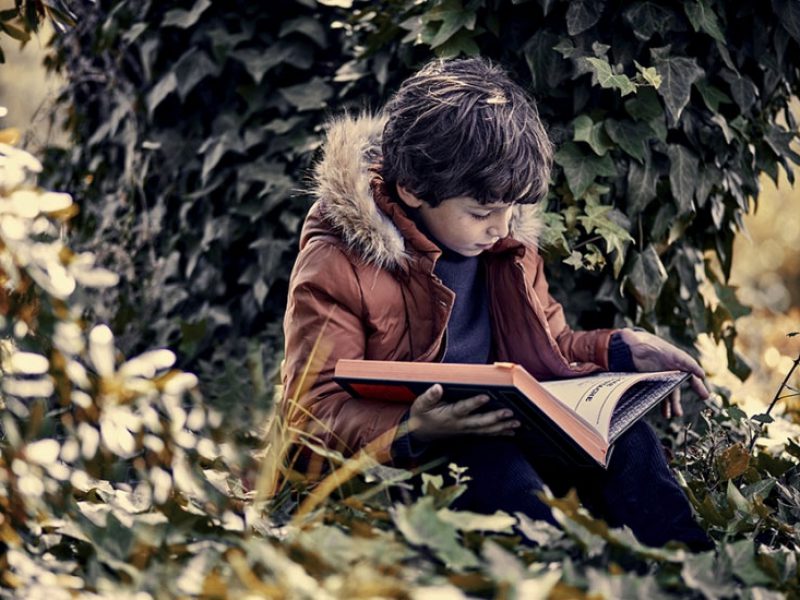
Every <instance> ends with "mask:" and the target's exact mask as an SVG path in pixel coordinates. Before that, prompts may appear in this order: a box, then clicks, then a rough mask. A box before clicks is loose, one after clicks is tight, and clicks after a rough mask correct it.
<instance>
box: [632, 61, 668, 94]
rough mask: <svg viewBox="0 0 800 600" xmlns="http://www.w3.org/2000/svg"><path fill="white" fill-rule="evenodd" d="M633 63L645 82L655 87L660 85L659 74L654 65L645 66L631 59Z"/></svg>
mask: <svg viewBox="0 0 800 600" xmlns="http://www.w3.org/2000/svg"><path fill="white" fill-rule="evenodd" d="M633 64H634V65H635V66H636V70H637V71H639V74H640V75H641V78H642V79H644V81H645V82H646V83H649V84H650V85H651V86H653V87H654V88H655V89H658V88H659V87H661V75H659V74H658V71H657V70H656V68H655V67H645V66H643V65H640V64H639V63H638V62H637V61H633Z"/></svg>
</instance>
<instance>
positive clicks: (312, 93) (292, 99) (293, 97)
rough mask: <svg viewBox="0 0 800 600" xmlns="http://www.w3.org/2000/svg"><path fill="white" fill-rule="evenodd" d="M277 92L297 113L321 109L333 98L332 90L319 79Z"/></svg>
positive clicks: (314, 78)
mask: <svg viewBox="0 0 800 600" xmlns="http://www.w3.org/2000/svg"><path fill="white" fill-rule="evenodd" d="M279 91H280V94H281V96H283V97H284V98H286V100H287V101H288V102H289V103H290V104H292V105H293V106H295V107H296V108H297V110H299V111H304V110H315V109H319V108H323V107H324V106H325V105H326V103H327V101H328V99H329V98H330V97H331V96H333V88H332V87H331V86H330V85H328V84H327V83H326V82H325V80H324V79H322V78H321V77H313V78H312V79H311V80H310V81H308V82H306V83H300V84H297V85H292V86H289V87H285V88H282V89H281V90H279Z"/></svg>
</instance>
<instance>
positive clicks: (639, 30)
mask: <svg viewBox="0 0 800 600" xmlns="http://www.w3.org/2000/svg"><path fill="white" fill-rule="evenodd" d="M622 16H623V18H624V19H625V21H626V22H627V23H628V25H630V26H631V29H632V30H633V34H634V35H635V36H636V37H637V38H638V39H639V40H641V41H643V42H647V41H649V40H650V38H652V37H653V36H654V35H655V34H660V35H661V36H662V37H664V36H666V34H667V33H669V32H670V31H672V30H674V29H675V25H676V18H675V13H674V11H673V10H672V9H670V8H667V7H665V6H663V5H661V4H658V3H656V2H649V1H648V2H636V3H634V4H631V5H630V6H629V7H628V8H626V9H625V11H624V12H623V13H622Z"/></svg>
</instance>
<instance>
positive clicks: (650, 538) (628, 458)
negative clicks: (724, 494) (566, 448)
mask: <svg viewBox="0 0 800 600" xmlns="http://www.w3.org/2000/svg"><path fill="white" fill-rule="evenodd" d="M441 449H442V450H443V451H444V454H445V455H446V457H447V461H446V462H445V463H444V464H443V465H441V466H439V467H437V468H436V469H435V470H436V471H438V472H440V473H441V472H446V471H447V464H448V463H450V462H454V463H456V464H457V465H458V466H461V467H468V470H467V472H466V475H469V476H470V477H471V478H472V480H471V481H469V482H468V483H467V490H466V492H465V493H464V494H463V495H462V496H460V497H459V498H458V499H457V500H456V501H455V503H454V506H453V507H454V508H457V509H462V510H470V511H474V512H482V513H492V512H494V511H496V510H503V511H505V512H508V513H511V514H513V513H514V512H522V513H525V514H526V515H528V516H529V517H531V518H534V519H541V520H546V521H550V522H551V523H555V521H554V519H553V515H552V513H551V512H550V508H549V507H548V506H547V505H546V504H544V503H543V502H542V501H541V500H540V499H539V498H538V497H537V496H536V492H538V491H540V490H541V489H542V488H543V486H544V485H547V486H548V487H549V488H550V489H551V490H552V492H553V493H554V494H555V495H556V496H562V495H564V494H565V493H566V492H567V491H569V489H570V488H575V489H576V490H577V492H578V496H579V497H580V499H581V502H582V503H583V504H584V506H586V507H587V508H588V509H589V510H590V511H591V512H592V514H594V515H596V516H598V517H601V518H603V519H605V520H606V522H608V524H609V525H611V526H615V527H616V526H621V525H627V526H628V527H630V528H631V530H632V531H633V533H634V534H635V535H636V537H637V539H638V540H639V541H641V542H642V543H644V544H647V545H650V546H662V545H664V544H665V543H666V542H668V541H670V540H676V541H679V542H683V543H685V544H686V545H687V546H688V547H689V548H691V549H693V550H703V549H708V548H711V547H712V544H711V542H710V540H709V538H708V536H707V535H706V533H705V532H704V531H703V530H702V528H701V527H700V526H699V525H698V524H697V522H696V521H695V520H694V517H693V516H692V510H691V507H690V505H689V501H688V500H687V498H686V495H685V494H684V493H683V490H681V488H680V486H679V485H678V483H677V482H676V481H675V479H674V477H673V476H672V474H671V472H670V470H669V467H668V466H667V462H666V460H665V457H664V453H663V449H662V447H661V443H660V441H659V440H658V438H657V437H656V435H655V433H654V432H653V430H652V429H651V427H650V426H649V425H647V424H646V423H644V422H641V421H640V422H638V423H636V424H635V425H634V426H633V427H631V428H630V429H629V430H628V431H627V432H625V433H624V434H623V435H622V436H620V438H619V439H618V440H617V442H616V444H615V448H614V450H613V453H612V455H611V461H610V463H609V466H608V469H603V468H601V467H599V466H597V465H593V464H588V463H585V464H579V463H577V462H575V461H574V460H571V459H569V458H567V457H565V455H564V453H563V452H561V451H559V449H558V447H556V446H555V445H553V444H552V443H551V442H549V441H548V440H546V439H543V438H542V437H541V436H536V435H533V434H528V433H525V432H521V433H518V434H517V435H516V436H515V437H513V438H505V437H474V436H473V437H461V438H456V439H454V440H451V441H448V442H446V444H443V445H442V448H441Z"/></svg>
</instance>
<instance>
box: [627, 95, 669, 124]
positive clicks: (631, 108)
mask: <svg viewBox="0 0 800 600" xmlns="http://www.w3.org/2000/svg"><path fill="white" fill-rule="evenodd" d="M625 111H626V112H627V113H628V114H629V115H630V116H632V117H633V118H634V119H636V120H638V121H645V122H648V123H649V122H651V121H653V120H655V119H662V120H663V119H664V107H663V106H661V102H660V101H659V100H658V94H657V93H656V90H655V88H643V89H641V90H639V91H638V92H637V94H636V96H634V97H633V98H629V99H627V100H626V101H625Z"/></svg>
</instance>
